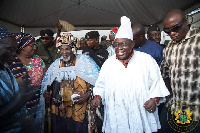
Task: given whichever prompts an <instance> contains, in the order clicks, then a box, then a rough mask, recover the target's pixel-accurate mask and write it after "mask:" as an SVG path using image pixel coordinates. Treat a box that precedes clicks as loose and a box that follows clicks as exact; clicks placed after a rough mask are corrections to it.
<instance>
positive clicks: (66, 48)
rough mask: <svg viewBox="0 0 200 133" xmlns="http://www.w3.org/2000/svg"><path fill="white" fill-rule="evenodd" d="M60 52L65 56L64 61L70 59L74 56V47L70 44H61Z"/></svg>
mask: <svg viewBox="0 0 200 133" xmlns="http://www.w3.org/2000/svg"><path fill="white" fill-rule="evenodd" d="M60 54H61V56H63V60H64V61H69V60H70V59H71V57H72V56H73V52H72V48H71V47H70V46H69V45H61V46H60Z"/></svg>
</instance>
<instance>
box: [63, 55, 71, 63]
mask: <svg viewBox="0 0 200 133" xmlns="http://www.w3.org/2000/svg"><path fill="white" fill-rule="evenodd" d="M70 59H71V56H68V57H67V59H64V58H63V60H64V61H66V62H68V61H70Z"/></svg>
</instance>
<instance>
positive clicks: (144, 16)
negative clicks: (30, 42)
mask: <svg viewBox="0 0 200 133" xmlns="http://www.w3.org/2000/svg"><path fill="white" fill-rule="evenodd" d="M199 5H200V1H199V0H157V1H156V0H33V1H30V0H1V1H0V25H1V26H3V27H5V28H7V30H8V31H10V32H20V30H21V29H20V27H21V26H23V27H24V28H25V31H26V32H27V33H31V34H32V35H39V31H40V30H41V29H44V28H51V29H54V28H55V27H56V24H57V23H58V20H64V21H67V22H69V23H70V24H72V25H74V26H75V30H80V29H85V30H86V29H92V28H93V29H94V28H96V29H110V28H111V27H114V26H117V27H118V26H119V25H120V18H121V16H127V17H129V18H130V19H131V22H132V23H135V22H140V23H142V24H143V25H145V26H149V25H151V24H155V23H156V24H158V23H162V19H163V17H164V15H165V14H166V13H167V12H168V11H169V10H171V9H173V8H179V9H182V10H183V11H186V13H189V12H191V11H192V10H194V9H195V8H198V7H199ZM36 31H37V32H36ZM54 31H55V30H54Z"/></svg>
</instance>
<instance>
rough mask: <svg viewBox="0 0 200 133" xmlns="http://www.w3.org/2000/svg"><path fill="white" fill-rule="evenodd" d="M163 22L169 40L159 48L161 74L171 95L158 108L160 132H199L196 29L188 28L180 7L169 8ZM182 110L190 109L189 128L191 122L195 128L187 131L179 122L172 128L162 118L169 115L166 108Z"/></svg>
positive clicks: (198, 40)
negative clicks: (160, 51)
mask: <svg viewBox="0 0 200 133" xmlns="http://www.w3.org/2000/svg"><path fill="white" fill-rule="evenodd" d="M163 24H164V29H163V30H164V32H165V33H166V34H168V35H169V36H170V37H171V39H172V40H171V41H170V42H169V44H168V45H167V46H166V47H165V49H164V51H163V62H162V64H161V73H162V76H163V79H164V81H165V84H166V85H167V87H168V89H169V90H170V92H171V95H170V96H169V97H168V98H167V101H166V103H165V106H164V107H163V109H162V111H161V126H162V128H161V132H162V133H169V132H170V133H175V132H177V131H178V132H190V133H199V131H200V123H199V118H200V116H199V114H200V110H199V109H200V95H199V94H200V80H199V79H200V65H199V61H200V52H199V51H200V30H199V29H195V28H193V27H190V25H189V22H188V19H187V18H186V16H185V14H184V13H183V11H181V10H180V9H172V10H170V11H169V12H168V13H167V14H166V16H165V17H164V19H163ZM170 107H171V108H170ZM184 107H186V108H184ZM190 107H193V109H192V110H191V108H190ZM186 109H187V110H189V111H191V112H192V121H190V123H192V124H193V127H195V125H196V127H195V128H192V127H191V130H190V128H189V127H188V126H187V125H181V126H180V124H177V123H176V125H177V127H179V129H178V130H176V131H175V130H174V129H172V128H171V127H170V125H169V123H168V121H166V119H170V117H173V114H171V112H170V113H169V114H168V115H167V112H168V110H170V111H172V112H174V111H177V110H181V111H185V110H186ZM186 115H188V114H186ZM167 116H168V118H167ZM174 117H175V116H174ZM174 117H173V118H174ZM175 118H176V117H175ZM188 129H189V130H188Z"/></svg>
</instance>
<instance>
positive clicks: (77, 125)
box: [51, 81, 88, 133]
mask: <svg viewBox="0 0 200 133" xmlns="http://www.w3.org/2000/svg"><path fill="white" fill-rule="evenodd" d="M59 86H60V83H59V82H57V81H54V83H53V97H55V95H56V94H58V91H59V90H58V89H56V88H59ZM52 105H55V106H56V107H59V104H56V103H55V102H54V101H53V100H52ZM51 117H52V129H53V133H88V121H87V117H86V116H85V118H84V119H83V121H82V122H77V121H74V120H73V119H72V118H64V117H61V116H60V110H59V108H58V115H56V114H53V113H52V115H51Z"/></svg>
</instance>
